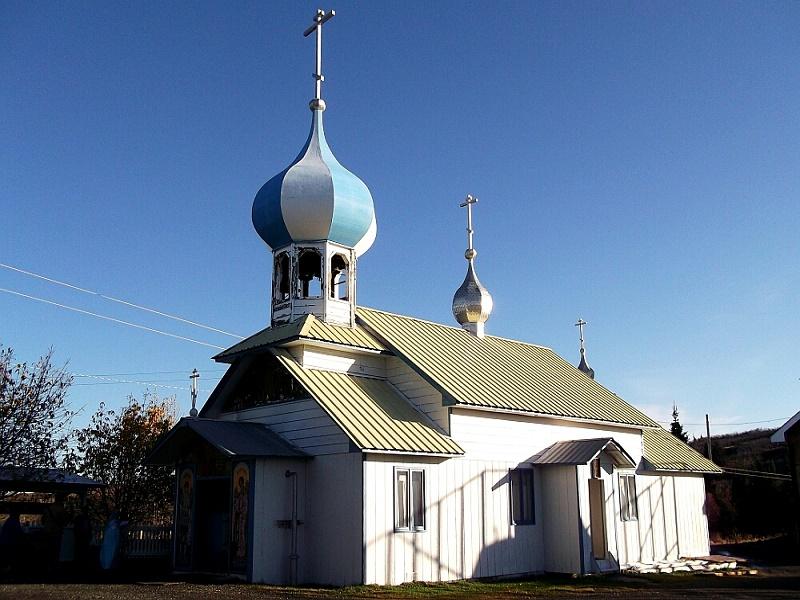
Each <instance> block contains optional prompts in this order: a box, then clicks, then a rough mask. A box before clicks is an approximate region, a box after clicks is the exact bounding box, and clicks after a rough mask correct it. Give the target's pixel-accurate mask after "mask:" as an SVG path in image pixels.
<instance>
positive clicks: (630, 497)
mask: <svg viewBox="0 0 800 600" xmlns="http://www.w3.org/2000/svg"><path fill="white" fill-rule="evenodd" d="M619 508H620V517H621V518H622V520H623V521H635V520H636V519H638V518H639V507H638V506H637V504H636V477H635V476H634V475H620V476H619Z"/></svg>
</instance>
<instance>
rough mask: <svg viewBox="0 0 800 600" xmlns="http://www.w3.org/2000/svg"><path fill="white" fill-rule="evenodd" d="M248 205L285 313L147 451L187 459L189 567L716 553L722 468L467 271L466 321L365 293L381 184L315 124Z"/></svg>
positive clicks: (179, 549)
mask: <svg viewBox="0 0 800 600" xmlns="http://www.w3.org/2000/svg"><path fill="white" fill-rule="evenodd" d="M330 16H332V13H327V14H326V13H324V12H322V11H320V12H319V13H318V14H317V16H316V17H315V22H314V24H313V25H312V27H310V28H309V30H308V31H307V34H310V33H314V34H316V36H317V74H318V75H317V77H316V78H317V85H316V95H315V98H314V99H313V100H312V101H311V103H310V108H311V112H312V122H311V131H310V134H309V137H308V140H307V141H306V144H305V146H304V147H303V149H302V150H301V151H300V154H299V155H298V157H297V158H296V159H295V160H294V161H293V162H292V163H291V165H290V166H289V167H287V168H286V169H284V170H283V171H281V172H280V173H279V174H277V175H276V176H274V177H273V178H272V179H270V180H269V181H267V183H266V184H264V186H263V187H262V188H261V190H260V191H259V192H258V194H257V195H256V197H255V201H254V203H253V224H254V226H255V229H256V231H257V232H258V234H259V235H260V236H261V237H262V238H263V240H264V241H265V242H266V244H267V245H268V246H269V248H270V249H271V250H272V253H273V257H274V262H273V277H272V290H271V323H270V326H269V327H268V328H266V329H264V330H263V331H260V332H258V333H256V334H254V335H252V336H251V337H249V338H247V339H245V340H244V341H242V342H241V343H238V344H236V345H235V346H233V347H231V348H229V349H228V350H225V351H224V352H222V353H220V354H219V355H217V356H216V357H214V358H215V360H217V361H218V362H221V363H225V364H228V365H230V367H229V368H228V370H227V373H226V374H225V376H224V378H223V379H222V380H221V381H220V383H219V385H218V386H217V387H216V389H215V390H214V392H213V393H212V395H211V396H210V398H209V399H208V401H207V403H206V404H205V406H204V407H203V408H202V410H201V411H200V413H199V415H197V414H196V413H195V415H194V416H191V417H187V418H184V419H181V421H180V422H179V423H178V424H177V425H176V426H175V427H174V428H173V429H172V431H171V432H170V433H169V434H168V435H167V437H166V438H165V439H164V440H163V441H162V442H161V444H160V445H159V446H158V447H157V448H156V450H155V451H154V453H153V455H152V456H151V459H150V460H151V462H155V463H161V464H171V465H174V466H175V467H176V481H177V498H176V506H175V532H174V533H175V536H174V539H175V549H174V563H175V568H176V570H183V571H194V572H212V573H228V574H238V575H240V576H241V577H242V578H245V579H247V580H249V581H254V582H268V583H298V584H303V583H318V584H333V585H344V584H357V583H364V584H398V583H402V582H407V581H415V580H421V581H445V580H453V579H465V578H477V577H495V576H514V575H522V574H530V573H542V572H561V573H579V574H585V573H597V572H603V571H613V570H618V569H620V568H621V567H624V566H625V565H630V564H634V563H639V562H646V561H654V560H659V559H677V558H679V557H691V556H703V555H707V554H708V553H709V539H708V525H707V520H706V515H705V513H704V501H705V487H704V481H703V474H704V473H713V472H718V471H719V469H718V467H717V466H716V465H714V463H712V462H710V461H708V460H706V459H705V458H704V457H702V456H701V455H699V454H698V453H696V452H695V451H694V450H692V449H691V448H689V447H688V446H686V445H685V444H683V443H682V442H680V441H678V440H677V439H676V438H674V437H673V436H672V435H671V434H670V433H668V432H667V431H665V430H664V429H663V428H662V427H661V426H659V424H658V423H656V422H655V421H654V420H652V419H651V418H650V417H648V416H647V415H645V414H644V413H642V412H641V411H639V410H637V409H636V408H634V407H633V406H631V405H630V404H628V403H627V402H625V401H624V400H623V399H622V398H620V397H618V396H617V395H615V394H614V393H612V392H610V391H609V390H607V389H606V388H604V387H603V386H602V385H600V384H599V383H597V382H596V381H595V380H594V377H593V376H594V373H593V372H592V370H591V369H590V368H589V366H588V364H587V363H586V359H585V355H584V352H583V347H581V361H580V365H579V367H578V368H576V367H574V366H573V365H571V364H569V363H568V362H567V361H565V360H564V359H562V358H561V357H559V356H557V355H556V354H555V353H554V352H553V351H552V350H550V349H549V348H545V347H542V346H538V345H535V344H530V343H526V342H521V341H516V340H509V339H503V338H499V337H493V336H491V335H487V334H485V332H484V323H485V322H486V320H487V319H488V318H489V315H490V313H491V308H492V301H491V296H490V295H489V293H488V291H486V289H485V288H484V287H483V286H482V285H481V283H480V282H479V280H478V278H477V276H476V274H475V269H474V262H475V256H476V252H475V250H474V248H473V247H472V221H471V208H472V206H471V204H472V203H473V202H474V199H472V198H471V197H467V201H466V203H465V205H466V208H467V210H468V214H469V215H470V219H469V225H468V232H469V247H468V249H467V251H466V253H465V257H466V258H467V262H468V268H467V275H466V278H465V280H464V283H463V284H462V286H461V287H460V288H459V289H458V290H457V291H456V294H455V296H454V298H453V313H454V315H455V318H456V320H457V322H458V324H459V326H458V327H451V326H448V325H441V324H438V323H431V322H427V321H423V320H420V319H415V318H413V317H409V316H402V315H397V314H391V313H388V312H384V311H380V310H375V309H368V308H364V307H360V306H358V305H357V302H356V298H357V296H356V294H357V287H358V279H357V269H356V265H357V261H358V259H359V257H360V256H361V255H362V254H363V253H364V252H366V251H367V250H368V249H369V247H370V245H371V244H372V242H373V240H374V239H375V235H376V220H375V212H374V207H373V200H372V196H371V195H370V192H369V190H368V188H367V186H366V185H365V184H364V183H363V182H362V181H361V180H360V179H359V178H358V177H356V176H355V175H354V174H353V173H351V172H350V171H348V170H347V169H345V168H344V167H343V166H342V165H341V164H339V162H338V161H337V160H336V158H335V157H334V156H333V154H332V152H331V150H330V148H329V147H328V143H327V141H326V139H325V135H324V132H323V126H322V120H323V119H322V117H323V112H324V111H325V103H324V101H323V100H322V99H321V94H320V87H321V81H322V76H321V59H320V57H321V48H320V42H321V33H322V24H323V23H324V22H325V21H327V20H328V19H329V18H330Z"/></svg>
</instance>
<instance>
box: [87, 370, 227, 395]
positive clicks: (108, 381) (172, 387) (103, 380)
mask: <svg viewBox="0 0 800 600" xmlns="http://www.w3.org/2000/svg"><path fill="white" fill-rule="evenodd" d="M75 376H76V377H90V378H92V379H98V380H100V381H97V382H94V383H76V384H74V385H76V386H78V385H81V386H83V385H117V384H121V383H124V384H130V383H134V384H138V385H144V386H147V387H156V388H165V389H170V390H180V391H184V392H188V391H190V390H189V388H188V387H180V386H177V385H164V384H160V383H153V382H152V381H134V380H132V379H113V378H111V377H101V376H99V375H86V374H83V373H76V374H75ZM200 391H201V392H204V393H206V394H210V393H211V390H200Z"/></svg>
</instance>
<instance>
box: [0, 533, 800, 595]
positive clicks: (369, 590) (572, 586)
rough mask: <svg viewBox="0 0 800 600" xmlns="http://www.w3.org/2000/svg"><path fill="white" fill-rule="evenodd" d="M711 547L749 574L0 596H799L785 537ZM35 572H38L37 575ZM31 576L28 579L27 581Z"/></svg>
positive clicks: (796, 560) (80, 588)
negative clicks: (742, 563)
mask: <svg viewBox="0 0 800 600" xmlns="http://www.w3.org/2000/svg"><path fill="white" fill-rule="evenodd" d="M712 552H714V553H720V554H727V555H733V556H747V558H748V567H749V568H753V569H755V570H757V574H756V575H739V576H732V575H723V576H716V575H712V574H699V573H674V574H671V575H636V576H631V575H612V576H602V577H596V576H595V577H591V576H590V577H578V578H572V577H555V576H542V577H535V578H531V579H526V580H521V581H506V582H485V581H458V582H453V583H437V584H424V583H414V584H406V585H400V586H393V587H388V586H387V587H378V586H353V587H346V588H318V587H302V588H287V587H279V586H268V585H248V584H241V583H230V582H224V581H219V580H216V581H215V580H206V581H199V580H171V579H170V577H169V576H168V575H166V574H165V573H164V572H163V570H162V571H161V574H160V575H159V574H157V573H156V571H155V570H153V569H146V570H145V572H150V573H153V575H150V576H147V575H143V574H142V571H140V570H137V571H135V572H134V573H124V572H122V573H117V574H115V575H114V577H115V579H114V581H113V582H112V581H111V580H109V579H108V578H106V579H105V580H104V579H103V578H102V577H100V576H99V575H97V574H96V575H95V576H94V580H92V581H81V580H79V579H75V577H76V575H74V574H71V573H61V574H60V575H59V576H58V579H57V580H55V581H53V582H50V583H37V582H36V581H37V575H36V574H35V573H34V574H30V576H29V578H28V579H27V580H22V582H19V583H3V582H2V581H0V600H6V599H8V600H32V599H39V598H42V599H45V600H47V599H56V598H57V599H59V600H60V599H65V600H117V599H119V598H125V599H126V600H127V599H131V600H150V599H153V600H184V599H186V600H190V599H191V600H205V599H212V598H213V599H215V600H217V599H221V598H232V599H235V600H251V599H252V600H292V599H297V600H312V599H314V600H316V599H332V600H342V599H344V598H353V599H355V600H413V599H418V598H429V597H431V598H436V599H437V600H438V599H441V600H477V599H488V598H493V599H494V598H499V599H519V598H534V599H535V598H592V600H595V599H597V600H605V599H611V598H615V599H623V600H633V599H646V600H677V599H682V598H687V597H688V598H698V599H701V600H703V599H704V600H712V599H713V600H748V599H762V598H777V599H784V598H785V599H789V598H791V599H792V600H800V549H798V548H797V547H796V546H795V545H793V544H791V543H789V542H788V540H786V539H776V540H767V541H762V542H757V543H746V544H738V545H729V546H714V547H712ZM39 577H41V575H39ZM28 582H30V583H28Z"/></svg>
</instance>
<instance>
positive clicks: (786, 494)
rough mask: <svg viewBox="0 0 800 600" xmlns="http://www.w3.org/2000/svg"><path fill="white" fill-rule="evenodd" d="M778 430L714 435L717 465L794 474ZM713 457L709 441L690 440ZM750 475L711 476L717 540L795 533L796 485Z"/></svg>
mask: <svg viewBox="0 0 800 600" xmlns="http://www.w3.org/2000/svg"><path fill="white" fill-rule="evenodd" d="M774 432H775V430H774V429H753V430H750V431H743V432H741V433H730V434H724V435H717V436H712V437H711V453H712V458H713V459H714V462H716V463H717V464H718V465H719V466H720V467H723V468H726V467H727V468H734V469H745V470H749V471H760V472H764V473H780V474H784V475H789V473H790V471H789V457H788V454H787V451H786V446H785V445H784V444H773V443H771V442H770V440H769V437H770V435H772V434H773V433H774ZM689 445H690V446H692V447H693V448H694V449H695V450H697V451H698V452H700V453H701V454H703V455H704V456H707V455H708V453H707V451H706V440H705V438H702V439H694V440H692V441H691V442H689ZM755 475H756V473H753V474H751V475H750V476H747V475H733V474H731V473H725V474H723V475H709V476H706V492H707V499H706V510H707V514H708V522H709V529H710V530H711V537H712V539H714V540H716V541H720V540H731V539H735V540H738V539H747V538H752V537H762V536H770V535H776V534H781V533H789V532H790V530H791V528H792V527H793V523H794V519H795V515H796V514H797V501H796V498H795V494H794V490H793V487H792V482H791V481H778V480H774V479H769V478H763V477H756V476H755Z"/></svg>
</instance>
